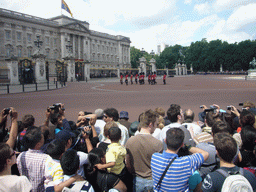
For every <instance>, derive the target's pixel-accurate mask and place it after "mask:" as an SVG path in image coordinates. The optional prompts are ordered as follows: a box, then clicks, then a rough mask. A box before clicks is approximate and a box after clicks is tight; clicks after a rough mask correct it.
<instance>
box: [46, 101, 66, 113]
mask: <svg viewBox="0 0 256 192" xmlns="http://www.w3.org/2000/svg"><path fill="white" fill-rule="evenodd" d="M60 108H61V103H55V104H53V105H52V106H49V107H48V111H50V110H52V111H54V113H59V111H60ZM61 110H62V111H64V110H65V108H62V109H61Z"/></svg>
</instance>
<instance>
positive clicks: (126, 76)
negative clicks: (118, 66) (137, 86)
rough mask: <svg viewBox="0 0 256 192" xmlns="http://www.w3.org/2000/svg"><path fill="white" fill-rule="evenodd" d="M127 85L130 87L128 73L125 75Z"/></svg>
mask: <svg viewBox="0 0 256 192" xmlns="http://www.w3.org/2000/svg"><path fill="white" fill-rule="evenodd" d="M125 83H126V85H128V73H126V75H125Z"/></svg>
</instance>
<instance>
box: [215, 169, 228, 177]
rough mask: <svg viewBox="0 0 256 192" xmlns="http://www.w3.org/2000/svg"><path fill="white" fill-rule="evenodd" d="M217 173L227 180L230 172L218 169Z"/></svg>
mask: <svg viewBox="0 0 256 192" xmlns="http://www.w3.org/2000/svg"><path fill="white" fill-rule="evenodd" d="M216 171H217V172H218V173H220V174H221V175H223V176H224V177H225V178H226V177H228V176H229V174H228V172H227V171H225V170H223V169H217V170H216Z"/></svg>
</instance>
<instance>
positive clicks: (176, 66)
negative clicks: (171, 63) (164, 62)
mask: <svg viewBox="0 0 256 192" xmlns="http://www.w3.org/2000/svg"><path fill="white" fill-rule="evenodd" d="M175 70H176V75H179V68H178V65H177V63H176V64H175Z"/></svg>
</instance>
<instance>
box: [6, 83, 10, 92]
mask: <svg viewBox="0 0 256 192" xmlns="http://www.w3.org/2000/svg"><path fill="white" fill-rule="evenodd" d="M7 93H8V94H9V93H10V87H9V84H7Z"/></svg>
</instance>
